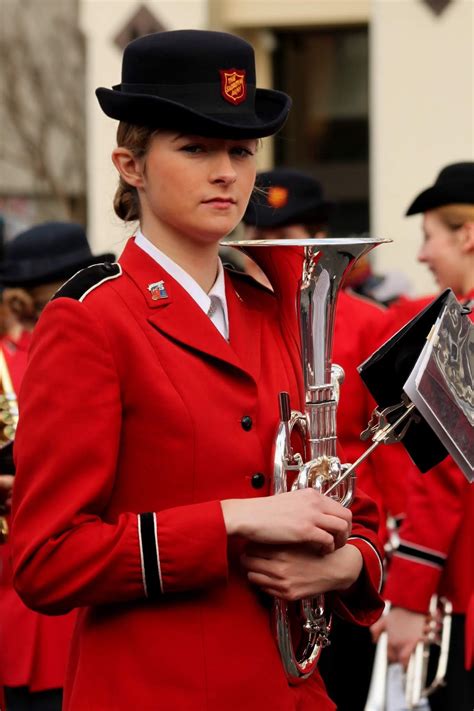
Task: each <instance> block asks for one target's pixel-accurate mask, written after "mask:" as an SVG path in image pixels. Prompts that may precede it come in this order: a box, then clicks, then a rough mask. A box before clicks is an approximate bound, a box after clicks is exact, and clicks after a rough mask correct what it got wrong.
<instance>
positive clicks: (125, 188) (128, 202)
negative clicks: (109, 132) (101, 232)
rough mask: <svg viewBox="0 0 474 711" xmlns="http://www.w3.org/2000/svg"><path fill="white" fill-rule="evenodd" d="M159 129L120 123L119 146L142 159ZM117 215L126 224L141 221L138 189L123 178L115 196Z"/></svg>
mask: <svg viewBox="0 0 474 711" xmlns="http://www.w3.org/2000/svg"><path fill="white" fill-rule="evenodd" d="M157 133H158V130H157V129H153V128H149V127H148V126H135V125H134V124H130V123H125V122H124V121H120V123H119V125H118V128H117V146H119V147H121V148H128V150H129V151H131V152H132V154H133V156H134V157H135V158H142V157H143V156H145V155H146V154H147V151H148V149H149V147H150V143H151V141H152V139H153V137H154V136H155V135H156V134H157ZM114 210H115V213H116V214H117V215H118V217H120V219H121V220H123V221H124V222H133V221H134V220H139V219H140V201H139V199H138V192H137V189H136V188H135V187H134V186H133V185H129V184H128V183H127V182H126V181H125V180H124V179H123V178H122V176H120V177H119V184H118V188H117V190H116V192H115V196H114Z"/></svg>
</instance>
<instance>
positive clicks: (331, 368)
mask: <svg viewBox="0 0 474 711" xmlns="http://www.w3.org/2000/svg"><path fill="white" fill-rule="evenodd" d="M388 241H390V240H382V239H373V238H369V237H355V238H340V239H335V238H328V239H301V240H298V239H297V240H292V239H281V240H252V241H239V242H228V243H227V244H228V245H229V246H236V247H239V248H241V249H243V251H245V252H249V253H251V254H252V256H255V259H256V261H257V262H259V261H260V260H259V258H258V252H255V249H257V248H260V247H264V248H269V249H277V248H278V249H280V250H281V249H285V248H293V250H294V249H295V247H299V248H300V249H301V247H302V248H303V259H302V266H301V274H300V276H299V278H298V279H297V282H298V283H297V284H295V288H296V292H295V294H294V304H293V308H296V310H297V311H296V312H297V314H298V313H299V325H300V351H301V353H300V355H301V367H302V371H303V379H304V399H305V406H304V411H303V412H299V411H295V410H292V409H291V404H290V401H289V395H288V393H280V403H279V404H280V419H281V421H280V425H279V428H278V432H277V437H276V443H275V451H274V480H273V491H274V493H275V494H280V493H283V492H286V491H289V490H290V489H301V488H305V487H313V488H314V489H316V490H317V491H319V492H320V493H321V494H327V495H330V496H332V497H333V498H335V499H336V500H338V501H340V502H341V503H342V505H343V506H350V504H351V502H352V499H353V496H354V486H355V478H354V473H353V466H351V465H348V464H341V462H340V460H339V459H338V457H337V454H336V446H337V434H336V412H337V403H338V394H339V387H340V384H341V382H342V380H343V377H344V373H343V371H342V368H340V367H339V366H337V365H334V364H333V363H332V344H333V334H334V322H335V312H336V302H337V297H338V293H339V290H340V287H341V283H342V281H343V279H344V277H345V275H346V274H347V273H348V272H349V271H350V269H351V267H352V266H353V265H354V263H355V262H356V260H357V259H359V258H360V257H361V256H362V255H364V254H366V253H367V252H369V251H370V250H371V249H372V248H373V247H375V246H376V245H378V244H380V243H381V242H388ZM270 256H271V255H270ZM264 270H265V269H264ZM267 276H268V277H269V278H270V282H272V278H271V275H270V274H268V273H267ZM278 279H283V280H284V279H285V276H284V275H278ZM294 432H295V433H298V434H299V439H300V440H301V441H302V443H303V447H302V450H303V454H302V455H301V454H299V453H295V452H294V451H293V448H292V442H291V440H292V434H293V433H294ZM290 607H291V608H294V607H296V608H297V609H296V610H293V609H291V610H290ZM294 612H296V613H297V618H298V620H299V621H300V626H301V630H300V631H301V634H300V635H299V638H300V639H299V643H298V644H297V645H296V648H295V644H294V640H293V634H292V625H291V620H290V617H291V619H293V618H294V615H293V613H294ZM274 618H275V630H276V638H277V643H278V647H279V650H280V654H281V658H282V661H283V666H284V669H285V672H286V675H287V677H288V680H289V682H290V683H292V684H296V683H298V682H299V681H302V680H303V679H305V678H307V677H308V676H309V675H310V674H311V673H312V672H313V671H314V669H315V667H316V664H317V662H318V659H319V655H320V653H321V650H322V649H323V648H324V647H325V646H326V645H327V644H328V643H329V632H330V626H331V621H330V617H329V616H328V615H327V613H326V610H325V602H324V595H318V596H316V597H315V598H305V599H303V600H300V601H299V602H298V603H291V605H290V604H289V603H287V602H286V601H284V600H282V599H279V598H276V599H275V603H274Z"/></svg>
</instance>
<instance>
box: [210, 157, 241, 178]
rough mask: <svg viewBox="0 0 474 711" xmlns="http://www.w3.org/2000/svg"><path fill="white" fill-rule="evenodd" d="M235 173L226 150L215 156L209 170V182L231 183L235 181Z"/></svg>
mask: <svg viewBox="0 0 474 711" xmlns="http://www.w3.org/2000/svg"><path fill="white" fill-rule="evenodd" d="M236 178H237V173H236V171H235V168H234V165H233V163H232V158H231V156H230V155H229V154H228V153H227V152H225V153H224V152H222V153H218V154H217V155H216V156H215V160H214V162H213V166H212V171H211V182H213V183H222V184H223V185H231V184H232V183H234V182H235V180H236Z"/></svg>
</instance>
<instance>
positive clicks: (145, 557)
mask: <svg viewBox="0 0 474 711" xmlns="http://www.w3.org/2000/svg"><path fill="white" fill-rule="evenodd" d="M138 537H139V541H140V558H141V564H142V575H143V587H144V590H145V595H146V597H147V598H149V599H150V600H154V599H156V598H157V597H159V596H160V595H161V594H162V592H163V588H162V584H161V571H160V557H159V552H158V535H157V530H156V514H154V513H142V514H139V516H138Z"/></svg>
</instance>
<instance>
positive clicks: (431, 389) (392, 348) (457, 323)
mask: <svg viewBox="0 0 474 711" xmlns="http://www.w3.org/2000/svg"><path fill="white" fill-rule="evenodd" d="M358 370H359V373H360V375H361V377H362V379H363V381H364V383H365V384H366V386H367V387H368V389H369V390H370V392H371V393H372V395H373V397H374V399H375V400H376V402H377V403H378V405H379V406H380V407H388V406H390V405H395V404H397V403H398V402H400V401H401V399H402V393H406V395H407V396H408V398H409V399H410V400H411V401H412V402H413V403H414V405H415V406H416V409H417V411H418V413H419V414H420V415H421V417H420V418H419V421H418V422H414V423H412V424H411V425H410V427H409V429H408V431H407V433H406V434H405V437H404V439H403V440H402V443H403V444H404V446H405V448H406V449H407V451H408V453H409V454H410V456H411V458H412V459H413V461H414V462H415V464H416V465H417V466H418V468H419V469H420V470H421V471H422V472H425V471H428V470H429V469H431V467H433V466H435V465H436V464H438V463H439V462H440V461H442V460H443V459H444V458H445V457H446V455H447V454H448V453H449V454H451V455H452V457H453V459H454V460H455V461H456V463H457V464H458V466H459V467H460V468H461V469H462V471H463V472H464V474H465V476H466V477H467V478H468V480H469V481H472V480H473V479H474V391H473V373H474V325H473V324H472V323H471V321H470V319H469V316H468V315H467V312H466V309H465V308H464V307H462V306H461V304H459V302H458V301H457V300H456V298H455V296H454V294H453V292H452V291H451V290H450V289H447V290H446V291H444V292H443V293H442V294H440V296H439V297H438V298H437V299H435V300H434V301H433V302H431V304H429V305H428V306H427V307H426V308H425V309H424V310H423V311H421V312H420V313H419V314H418V315H417V316H416V317H415V318H414V319H412V320H411V321H410V322H409V323H408V324H406V325H405V326H404V327H403V328H402V329H400V330H399V331H398V332H397V333H396V334H395V335H394V336H392V338H390V339H389V340H388V341H387V342H386V343H385V344H384V345H383V346H382V347H381V348H379V350H377V351H376V352H375V353H374V354H373V355H372V356H370V358H369V359H368V360H366V361H365V362H364V363H363V364H362V365H360V366H359V368H358Z"/></svg>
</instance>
